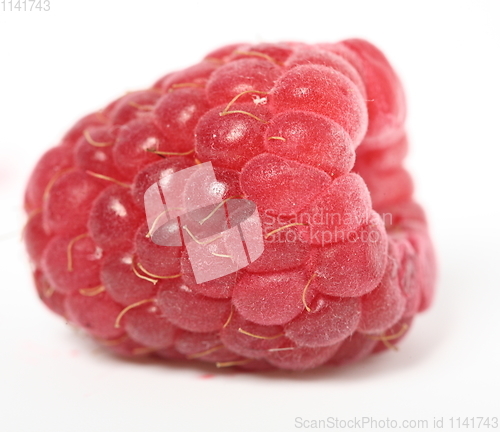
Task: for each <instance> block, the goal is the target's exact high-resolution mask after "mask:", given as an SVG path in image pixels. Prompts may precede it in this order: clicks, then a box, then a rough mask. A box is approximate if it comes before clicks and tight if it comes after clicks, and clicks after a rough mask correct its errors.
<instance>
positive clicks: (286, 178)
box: [25, 39, 436, 371]
mask: <svg viewBox="0 0 500 432" xmlns="http://www.w3.org/2000/svg"><path fill="white" fill-rule="evenodd" d="M405 110H406V107H405V99H404V94H403V90H402V86H401V83H400V81H399V79H398V77H397V75H396V73H395V72H394V70H393V69H392V67H391V66H390V64H389V62H388V61H387V59H386V58H385V56H384V55H383V54H382V53H381V52H380V51H379V50H378V49H377V48H375V47H374V46H373V45H371V44H370V43H368V42H366V41H363V40H359V39H350V40H346V41H342V42H338V43H335V44H332V43H324V44H317V45H307V44H302V43H279V44H266V43H263V44H257V45H247V44H233V45H228V46H225V47H222V48H220V49H217V50H215V51H212V52H211V53H209V54H208V55H207V56H206V57H205V58H204V59H203V60H202V61H201V62H200V63H198V64H195V65H193V66H191V67H189V68H187V69H184V70H180V71H177V72H174V73H170V74H168V75H166V76H164V77H162V78H161V79H159V80H158V81H157V82H156V83H154V84H153V85H152V87H151V88H149V89H146V90H141V91H136V92H133V93H129V94H127V95H125V96H123V97H121V98H119V99H117V100H115V101H113V102H112V103H110V104H109V105H108V106H106V107H104V108H103V110H102V111H99V112H97V113H92V114H89V115H87V116H85V117H83V118H82V119H81V120H79V121H78V122H77V123H76V124H75V125H74V126H73V127H72V128H71V129H70V130H69V132H68V133H67V134H66V135H65V136H64V137H63V138H62V140H61V142H60V144H59V145H58V146H57V147H54V148H52V149H50V150H49V151H48V152H46V153H45V155H44V156H43V157H42V158H41V159H40V161H39V163H38V164H37V166H36V167H35V169H34V171H33V174H32V175H31V178H30V180H29V182H28V185H27V189H26V193H25V209H26V211H27V213H28V214H29V218H28V222H27V224H26V228H25V241H26V246H27V251H28V255H29V258H30V260H31V261H32V263H33V267H34V269H33V276H34V282H35V286H36V289H37V292H38V295H39V296H40V298H41V300H42V301H43V302H44V303H45V304H46V305H47V307H49V308H50V309H51V310H52V311H53V312H55V313H56V314H59V315H61V316H64V317H65V318H66V319H67V320H69V321H71V322H72V323H73V324H75V325H76V326H78V327H81V328H83V329H85V330H86V331H87V332H88V333H89V334H90V335H92V336H93V337H94V338H95V340H96V341H97V342H99V343H100V344H102V345H103V346H104V347H107V348H108V349H110V350H112V351H113V352H115V353H117V354H119V355H125V356H137V355H157V356H158V357H161V358H163V359H174V360H193V361H204V362H209V363H215V364H216V365H217V366H219V367H226V366H227V367H229V366H234V367H239V368H242V369H245V370H253V371H263V370H267V369H272V368H281V369H289V370H304V369H310V368H314V367H318V366H321V365H323V364H326V365H336V366H338V365H343V364H346V363H351V362H355V361H359V360H361V359H363V358H365V357H367V356H369V355H371V354H372V353H376V352H380V351H383V350H386V349H395V348H396V345H397V343H398V342H399V341H400V340H401V339H402V338H403V337H404V336H405V335H406V334H407V333H408V329H409V328H410V326H411V323H412V321H413V319H414V317H415V316H416V314H417V313H419V312H421V311H424V310H425V309H427V308H428V307H429V306H430V304H431V302H432V297H433V292H434V284H435V278H436V264H435V257H434V252H433V248H432V243H431V240H430V237H429V233H428V228H427V222H426V219H425V214H424V211H423V210H422V208H421V207H420V206H419V205H418V204H417V203H416V202H415V201H414V200H413V183H412V180H411V177H410V175H409V173H408V172H407V171H406V170H405V169H404V167H403V161H404V158H405V156H406V154H407V151H408V139H407V136H406V134H405V129H404V120H405V114H406V113H405Z"/></svg>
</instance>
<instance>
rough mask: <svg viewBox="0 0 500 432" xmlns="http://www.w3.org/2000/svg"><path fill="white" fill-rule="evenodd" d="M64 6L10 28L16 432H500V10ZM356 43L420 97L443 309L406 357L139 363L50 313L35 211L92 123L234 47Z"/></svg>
mask: <svg viewBox="0 0 500 432" xmlns="http://www.w3.org/2000/svg"><path fill="white" fill-rule="evenodd" d="M50 3H51V10H50V11H49V12H31V13H24V12H0V200H1V201H0V202H1V214H0V268H1V272H0V277H1V278H0V293H1V297H0V414H1V415H0V428H1V429H2V430H5V431H22V432H24V431H30V432H31V431H37V432H43V431H50V432H59V431H61V432H62V431H64V432H67V431H89V432H90V431H92V432H98V431H106V432H109V431H120V432H128V431H142V430H144V431H237V432H239V431H242V432H243V431H257V430H263V431H293V430H296V426H298V425H299V424H298V423H296V420H295V419H296V418H297V417H302V419H308V420H312V419H326V418H327V417H329V416H331V417H338V418H340V419H345V420H347V419H352V418H354V417H358V418H360V417H363V416H372V417H373V418H376V419H386V418H387V417H388V418H389V419H396V420H400V421H401V420H404V419H407V420H412V419H426V420H428V421H429V425H430V426H432V422H433V419H434V417H436V418H441V417H444V419H445V424H444V425H445V430H450V425H449V421H448V420H447V419H448V418H449V417H450V416H455V417H457V416H461V417H462V418H463V417H465V416H469V417H470V416H490V417H492V416H500V409H499V407H500V403H499V402H500V396H499V389H500V373H499V365H500V348H499V340H500V338H499V330H500V324H499V315H500V314H499V304H500V303H499V301H500V294H499V291H500V283H499V282H500V277H499V276H500V262H499V258H500V254H499V251H498V245H499V244H500V229H499V225H500V205H499V195H500V194H499V192H498V190H499V185H500V181H499V164H500V133H499V124H500V109H499V106H500V84H499V83H500V60H499V53H500V30H499V28H500V25H499V23H500V7H499V5H500V3H499V2H497V1H489V2H488V1H470V2H460V1H440V2H438V1H432V2H430V1H422V0H420V1H418V2H407V1H394V2H388V1H366V2H363V1H351V0H349V1H347V0H343V1H324V2H319V1H314V0H307V1H301V2H293V1H291V0H290V1H283V2H272V1H270V0H267V1H261V0H249V1H238V0H232V1H216V0H211V1H207V2H202V1H197V2H194V1H184V2H180V1H178V2H173V1H166V2H160V1H154V0H141V1H135V2H134V1H127V2H125V1H98V0H87V1H80V2H77V1H69V0H65V1H61V0H51V1H50ZM0 7H1V3H0ZM353 36H356V37H363V38H366V39H368V40H370V41H371V42H373V43H375V44H376V45H377V46H379V47H380V48H381V49H382V50H383V51H384V52H385V53H386V55H387V56H388V58H389V59H390V60H391V62H392V63H393V65H394V66H395V68H396V69H397V71H398V72H399V74H400V75H401V77H402V80H403V82H404V84H405V87H406V91H407V96H408V103H409V117H408V129H409V132H410V136H411V145H412V148H411V154H410V157H409V159H408V163H407V165H408V167H409V169H410V170H411V172H412V174H413V175H414V177H415V180H416V185H417V196H418V199H419V200H420V202H421V203H423V204H424V205H425V207H426V209H427V210H428V214H429V219H430V222H431V228H432V232H433V235H434V238H435V242H436V247H437V250H438V255H439V261H440V279H439V285H438V293H437V297H436V299H435V303H434V305H433V307H432V309H431V310H430V311H429V312H427V313H425V314H423V315H422V316H420V317H419V318H418V319H417V320H416V324H415V326H414V327H413V329H412V331H411V333H410V335H409V336H408V338H407V339H406V340H405V341H404V342H403V343H402V344H401V349H400V351H399V352H397V353H394V352H387V353H385V354H383V355H379V356H375V357H373V358H371V359H368V360H367V361H364V362H362V363H360V364H357V365H353V366H349V367H345V368H342V369H320V370H315V371H311V372H307V373H303V374H293V373H280V372H276V373H274V372H273V373H267V374H261V375H255V374H248V373H246V374H244V373H234V372H232V371H229V370H223V371H222V370H214V369H213V368H211V367H210V366H193V367H186V366H183V365H181V364H168V363H161V362H155V361H152V362H147V361H145V362H143V361H137V362H132V361H124V360H120V359H117V358H115V357H112V356H109V355H107V354H106V353H104V352H103V351H102V350H101V349H96V347H95V345H94V344H93V343H92V342H91V341H90V340H89V339H88V338H86V337H85V336H83V335H81V334H77V333H75V332H74V331H73V330H72V329H70V328H69V327H68V326H66V325H65V324H64V321H63V320H61V319H59V318H58V317H56V316H55V315H53V314H52V313H50V312H49V311H48V310H47V309H46V308H45V307H44V306H43V305H42V304H41V302H40V301H39V300H38V299H37V296H36V295H35V292H34V288H33V285H32V282H31V279H30V274H29V266H28V262H27V258H26V255H25V253H24V249H23V247H22V243H21V241H20V235H19V232H20V230H21V228H22V226H23V224H24V221H25V216H24V214H23V212H22V209H21V198H22V193H23V189H24V187H25V183H26V181H27V176H28V175H29V172H30V170H31V169H32V167H33V165H34V163H35V162H36V160H37V159H38V158H39V157H40V155H41V154H42V153H43V152H44V151H45V150H46V149H47V148H48V147H49V146H51V145H54V144H56V143H57V141H58V139H59V138H60V137H61V135H62V134H63V133H64V131H65V130H66V129H68V128H69V127H70V126H71V124H72V123H73V122H74V121H75V120H76V119H77V118H79V117H80V116H82V115H84V114H86V113H87V112H89V111H91V110H96V109H99V108H101V107H102V106H103V105H104V104H105V103H107V102H108V101H110V100H111V99H113V98H115V97H117V96H120V95H121V94H123V93H124V92H125V91H128V90H134V89H139V88H143V87H145V86H148V85H150V84H151V83H152V82H154V81H155V80H156V78H158V77H159V76H161V75H163V74H164V73H166V72H168V71H171V70H173V69H176V68H181V67H186V66H189V65H190V64H193V63H195V62H196V61H198V60H199V59H200V58H201V57H202V56H203V55H204V54H206V53H207V52H208V51H210V50H211V49H213V48H216V47H218V46H220V45H222V44H225V43H230V42H235V41H250V42H259V41H279V40H301V41H306V42H320V41H332V42H333V41H337V40H340V39H343V38H346V37H353ZM205 374H214V376H213V377H212V378H206V377H205V378H204V375H205ZM421 430H422V429H421Z"/></svg>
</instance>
